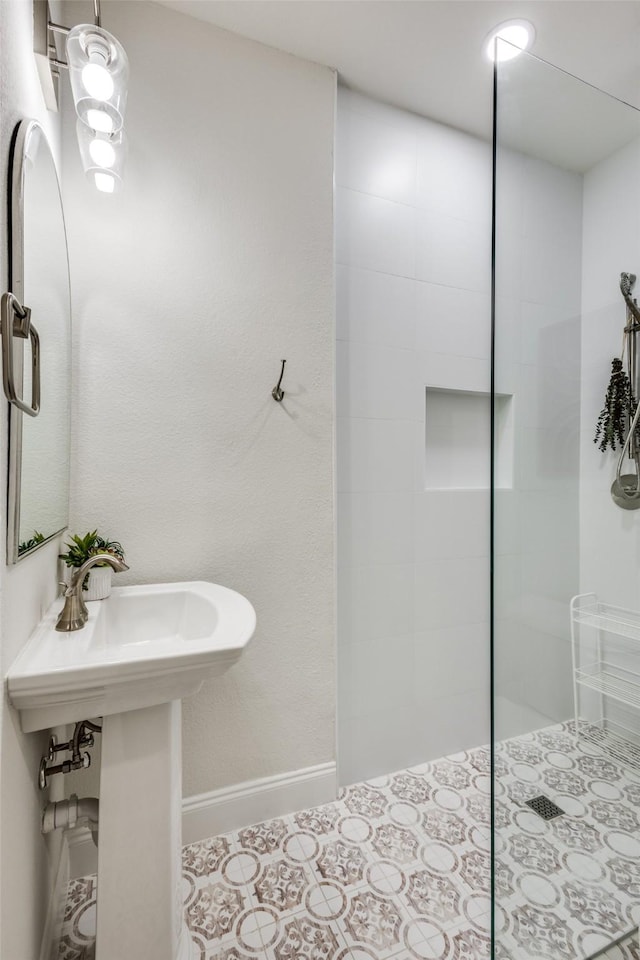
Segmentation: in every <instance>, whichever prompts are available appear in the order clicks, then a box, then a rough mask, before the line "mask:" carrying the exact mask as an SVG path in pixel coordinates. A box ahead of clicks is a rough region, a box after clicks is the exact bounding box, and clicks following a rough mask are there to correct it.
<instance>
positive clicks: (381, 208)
mask: <svg viewBox="0 0 640 960" xmlns="http://www.w3.org/2000/svg"><path fill="white" fill-rule="evenodd" d="M416 219H417V218H416V211H415V209H414V208H413V207H408V206H406V205H405V204H402V203H395V202H393V201H392V200H381V199H380V198H379V197H372V196H369V195H368V194H366V193H356V192H355V191H354V190H347V189H345V188H344V187H338V188H337V190H336V259H337V262H338V263H342V264H347V265H348V266H351V267H362V268H364V269H366V270H379V271H381V272H382V273H391V274H394V275H395V276H401V277H415V275H416V274H415V270H416Z"/></svg>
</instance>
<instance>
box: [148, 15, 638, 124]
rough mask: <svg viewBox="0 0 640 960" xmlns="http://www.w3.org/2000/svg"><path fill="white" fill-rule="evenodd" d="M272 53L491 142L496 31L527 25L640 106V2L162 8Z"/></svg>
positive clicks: (573, 63)
mask: <svg viewBox="0 0 640 960" xmlns="http://www.w3.org/2000/svg"><path fill="white" fill-rule="evenodd" d="M160 2H162V3H164V4H165V5H166V6H169V7H173V8H174V9H175V10H179V11H181V12H182V13H186V14H189V15H191V16H194V17H196V18H198V19H201V20H206V21H209V22H210V23H214V24H217V25H218V26H220V27H224V28H225V29H227V30H232V31H234V32H235V33H240V34H242V35H243V36H246V37H250V38H251V39H253V40H258V41H260V42H262V43H266V44H269V45H270V46H273V47H277V48H279V49H280V50H285V51H287V52H289V53H293V54H295V55H296V56H299V57H304V58H305V59H307V60H313V61H316V62H317V63H322V64H326V65H328V66H331V67H335V68H336V69H337V70H338V72H339V75H340V78H341V80H342V82H344V83H345V84H347V85H348V86H351V87H353V88H355V89H357V90H361V91H362V92H364V93H368V94H370V95H371V96H373V97H376V98H378V99H380V100H385V101H387V102H389V103H393V104H395V105H397V106H401V107H405V108H407V109H409V110H413V111H414V112H416V113H420V114H423V115H425V116H429V117H432V118H433V119H435V120H440V121H442V122H443V123H448V124H450V125H452V126H455V127H459V128H460V129H462V130H467V131H469V132H470V133H474V134H477V135H479V136H484V137H488V136H489V134H490V122H491V67H490V65H489V63H488V62H487V61H486V60H485V59H484V57H483V55H482V51H481V48H482V42H483V40H484V38H485V37H486V35H487V34H488V32H489V31H490V30H491V29H492V28H493V27H494V26H496V25H497V24H498V23H500V22H501V21H503V20H506V19H509V18H511V17H524V18H526V19H528V20H530V21H531V22H532V23H533V24H534V26H535V28H536V40H535V44H534V47H533V49H532V52H533V53H535V54H536V56H539V57H541V58H542V59H545V60H548V61H550V62H551V63H553V64H555V65H556V66H559V67H562V68H563V69H564V70H566V71H568V72H569V73H573V74H575V75H576V76H578V77H581V78H582V79H584V80H587V81H588V82H590V83H592V84H594V85H595V86H599V87H601V88H602V89H604V90H606V91H607V92H609V93H611V94H613V95H614V96H617V97H620V98H621V99H623V100H627V101H629V102H631V103H634V104H639V105H640V2H637V0H160Z"/></svg>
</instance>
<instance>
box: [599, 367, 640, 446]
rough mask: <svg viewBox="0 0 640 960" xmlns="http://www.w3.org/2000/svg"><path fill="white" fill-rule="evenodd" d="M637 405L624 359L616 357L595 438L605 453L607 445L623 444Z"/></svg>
mask: <svg viewBox="0 0 640 960" xmlns="http://www.w3.org/2000/svg"><path fill="white" fill-rule="evenodd" d="M636 406H637V403H636V398H635V397H634V395H633V391H632V389H631V384H630V382H629V377H628V376H627V375H626V373H625V372H624V370H623V369H622V360H620V359H619V358H618V357H616V358H615V359H614V360H612V362H611V379H610V380H609V386H608V387H607V392H606V395H605V398H604V407H603V408H602V410H601V411H600V416H599V417H598V423H597V426H596V435H595V437H594V439H593V442H594V443H597V444H598V449H599V450H602V452H603V453H604V452H605V451H606V449H607V447H611V449H612V450H615V449H616V444H618V443H619V444H620V446H621V447H622V446H623V444H624V441H625V439H626V430H627V425H628V422H629V418H632V417H633V415H634V413H635V411H636Z"/></svg>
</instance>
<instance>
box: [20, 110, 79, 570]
mask: <svg viewBox="0 0 640 960" xmlns="http://www.w3.org/2000/svg"><path fill="white" fill-rule="evenodd" d="M36 131H39V132H40V136H41V138H42V142H43V144H44V145H45V146H46V149H47V150H48V151H49V154H50V156H51V159H52V162H53V164H54V169H55V161H54V160H53V154H52V153H51V147H50V146H49V141H48V139H47V136H46V134H45V131H44V128H43V127H42V125H41V124H39V123H38V121H37V120H20V122H19V123H18V124H17V126H16V128H15V130H14V132H13V136H12V138H11V146H10V151H9V171H8V177H7V183H8V188H9V196H8V211H7V212H8V217H7V225H8V241H9V242H8V251H9V264H8V267H9V269H8V274H9V278H8V279H9V289H10V290H11V291H12V293H13V294H14V295H15V296H16V297H17V299H18V300H19V301H20V303H24V184H25V171H26V163H25V160H26V157H27V154H28V147H29V141H30V139H31V137H32V136H33V134H34V133H35V132H36ZM56 186H57V189H58V198H59V201H60V213H61V216H62V223H63V228H64V232H65V237H66V225H65V222H64V208H63V206H62V193H61V191H60V182H59V180H58V173H57V170H56ZM66 260H67V285H69V268H68V263H69V254H68V249H67V252H66ZM69 303H71V291H70V290H69ZM69 313H70V315H69V327H71V311H70V312H69ZM24 349H25V343H24V341H23V340H20V339H17V338H15V337H14V338H13V351H14V354H13V361H14V370H15V383H16V387H17V389H18V391H19V392H20V394H22V385H23V384H22V381H23V363H24ZM23 417H24V414H23V413H22V411H21V410H19V409H18V407H16V406H15V405H14V404H13V403H10V404H9V456H8V484H7V563H8V564H10V565H12V564H15V563H17V562H18V560H24V558H25V557H29V556H31V554H32V553H35V552H36V550H39V549H40V547H43V546H44V545H45V544H46V543H49V542H50V541H51V540H53V539H54V538H55V537H57V536H59V534H61V533H62V532H63V530H66V528H67V526H68V523H69V517H68V505H67V520H66V522H65V524H64V525H63V526H62V527H60V528H59V529H57V530H55V531H53V532H52V533H50V534H48V535H47V536H46V537H45V539H44V540H43V541H42V542H41V543H38V544H35V546H33V547H31V549H30V550H26V551H25V552H24V553H22V554H19V553H18V549H19V546H20V490H21V481H22V424H23ZM69 426H70V425H69ZM67 470H69V464H67Z"/></svg>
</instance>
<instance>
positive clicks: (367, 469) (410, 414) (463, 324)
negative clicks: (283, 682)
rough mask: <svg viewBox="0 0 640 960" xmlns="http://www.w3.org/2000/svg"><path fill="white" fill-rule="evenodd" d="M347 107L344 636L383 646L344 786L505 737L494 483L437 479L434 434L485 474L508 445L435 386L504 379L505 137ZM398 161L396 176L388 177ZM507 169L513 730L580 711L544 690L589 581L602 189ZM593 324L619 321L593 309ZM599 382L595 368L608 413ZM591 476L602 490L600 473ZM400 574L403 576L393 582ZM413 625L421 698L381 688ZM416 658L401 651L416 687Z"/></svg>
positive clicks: (506, 553) (532, 169) (531, 168)
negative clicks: (592, 251)
mask: <svg viewBox="0 0 640 960" xmlns="http://www.w3.org/2000/svg"><path fill="white" fill-rule="evenodd" d="M341 112H342V115H341V119H340V126H339V131H338V138H339V140H340V141H342V142H341V143H339V145H338V154H339V161H338V173H337V179H338V184H339V186H340V187H341V189H339V190H338V194H337V249H338V260H339V263H340V266H339V269H338V337H339V339H344V340H349V341H351V343H350V344H348V345H346V346H341V347H340V348H339V368H338V413H339V416H340V417H341V420H340V422H339V429H338V478H339V487H340V489H341V490H342V491H350V492H349V493H347V492H344V493H342V494H341V495H340V499H339V511H340V514H341V516H342V518H343V519H342V520H340V519H339V532H338V542H339V577H340V590H341V596H342V601H341V602H339V607H340V608H341V626H340V635H339V642H340V643H343V637H345V636H346V637H347V639H346V640H344V642H345V643H349V642H351V643H354V642H355V643H362V644H363V646H362V648H361V649H360V648H359V649H358V650H357V651H356V653H355V654H354V655H353V656H350V659H349V664H350V666H349V667H348V668H347V667H346V668H345V672H346V674H348V678H349V679H348V680H347V681H346V684H343V689H344V695H345V696H347V697H348V696H349V693H350V685H352V689H351V694H353V697H354V700H353V703H352V704H351V706H350V707H349V709H351V711H352V712H353V711H354V710H355V711H356V712H358V711H360V709H362V710H363V711H364V712H363V713H361V714H359V715H358V716H357V717H353V718H352V721H350V722H349V723H346V725H345V724H344V723H343V724H341V725H340V729H341V733H340V743H341V748H340V749H341V761H340V762H341V771H342V772H343V774H344V776H343V780H344V779H345V778H346V779H347V780H349V779H350V780H355V779H357V777H358V776H362V777H366V776H371V775H373V773H383V772H388V771H389V770H390V769H393V768H399V767H402V766H403V765H405V764H406V763H407V762H409V761H408V758H409V757H411V756H414V757H415V760H414V762H419V761H424V760H425V759H427V758H429V757H436V756H441V755H443V754H444V753H446V752H448V751H450V750H455V749H462V748H466V747H469V746H470V745H471V744H472V743H480V742H485V741H486V739H488V736H489V727H488V722H489V710H488V690H487V688H486V686H485V683H486V676H485V675H484V674H485V673H486V669H487V664H488V614H489V611H488V596H489V569H488V557H487V554H488V516H489V513H488V502H487V500H488V491H482V490H477V489H476V490H455V491H451V490H446V491H435V490H426V489H425V486H426V484H427V469H426V462H427V455H428V448H429V447H430V448H431V451H432V452H433V450H435V449H436V448H437V447H438V445H439V446H440V449H441V452H442V453H446V454H447V456H448V458H449V460H451V456H453V457H454V458H455V456H458V457H459V470H458V473H459V474H460V475H466V476H467V477H469V476H470V475H471V474H472V473H474V470H473V469H471V470H470V459H472V458H471V451H472V450H473V448H474V446H482V445H483V443H484V446H485V447H487V446H488V427H489V406H488V399H484V400H481V401H479V402H481V403H486V406H487V416H486V418H485V421H486V422H485V421H483V423H484V426H482V425H481V426H480V427H479V425H478V424H475V421H474V422H473V423H472V422H471V421H472V420H473V418H472V417H471V418H470V417H469V416H461V417H458V418H457V419H456V418H455V417H454V420H453V421H451V420H450V422H447V424H445V425H444V426H443V425H442V424H441V430H440V433H439V434H438V431H437V430H436V431H435V433H434V430H433V426H434V425H433V423H431V424H430V423H429V410H428V404H427V391H426V387H427V386H429V387H436V388H441V389H443V390H449V391H466V392H470V393H480V394H482V393H485V394H487V393H488V391H489V387H490V364H489V351H490V308H489V280H490V266H491V262H490V227H491V225H490V216H489V209H490V200H491V190H490V148H489V147H488V145H487V144H484V143H480V142H479V141H474V140H473V138H470V137H467V136H466V135H464V134H461V133H459V132H457V131H454V130H449V129H447V128H444V127H441V126H440V125H438V124H435V123H432V122H431V121H424V120H420V119H419V118H416V117H410V116H408V115H403V114H401V113H400V112H399V111H394V109H393V108H392V107H389V106H386V105H383V104H376V103H375V102H373V101H370V100H368V99H367V98H365V97H362V96H361V95H359V94H354V93H349V94H347V95H346V96H345V97H344V98H343V102H342V104H341ZM355 114H358V115H359V116H355ZM392 131H393V132H392ZM414 146H415V159H416V180H415V182H414V183H412V181H411V176H410V173H409V170H410V167H411V160H410V159H409V158H410V156H411V155H412V151H413V150H414ZM385 166H387V168H388V169H389V170H393V169H394V166H395V170H396V173H397V174H398V176H397V178H395V179H394V177H390V179H389V182H388V183H387V184H386V185H384V184H382V185H381V182H380V181H378V182H376V177H377V176H378V174H379V172H380V171H383V170H384V169H385ZM498 172H499V197H498V200H499V203H498V249H497V265H496V270H497V277H498V303H497V307H496V344H495V349H496V362H497V369H496V387H497V389H498V392H501V393H503V394H504V395H505V400H504V402H503V416H502V417H501V418H500V419H499V421H498V428H499V431H500V454H499V465H500V471H499V478H498V482H499V483H502V484H505V485H508V484H511V483H512V482H513V483H515V484H516V487H515V489H513V490H510V489H504V490H498V491H497V492H496V499H495V504H496V518H495V520H496V535H497V544H496V546H497V555H498V556H497V560H496V572H497V578H496V603H497V609H498V611H499V613H500V615H501V616H502V617H503V618H505V619H503V620H501V621H500V622H499V624H498V625H497V630H498V632H499V634H500V635H501V636H502V637H505V638H506V637H511V638H514V639H513V642H511V644H510V646H509V647H508V648H505V650H506V651H508V653H509V656H508V657H507V656H505V657H504V661H505V662H504V664H503V663H502V662H501V663H499V668H500V674H499V677H500V681H501V683H503V688H502V689H501V690H500V691H499V692H500V693H501V694H502V696H503V699H505V698H506V699H509V698H511V699H510V707H509V711H508V713H509V720H508V723H511V724H513V723H516V722H521V723H525V722H527V723H534V722H535V721H537V720H538V719H540V718H544V716H545V714H544V713H543V712H542V711H543V710H548V711H552V712H553V711H555V712H556V713H557V712H558V711H560V712H561V711H562V710H563V709H565V708H566V697H565V692H566V691H565V680H566V678H565V677H558V678H556V679H554V681H553V683H551V684H549V688H550V689H549V690H548V691H546V692H545V691H543V690H542V689H541V687H542V685H543V684H544V677H545V673H546V672H549V671H553V670H555V669H556V666H555V665H554V660H553V657H554V651H555V649H556V648H555V647H554V646H553V638H554V637H555V639H558V638H563V637H565V634H566V626H567V620H566V603H567V593H568V591H569V590H570V589H572V588H576V589H577V554H576V543H575V540H576V537H577V479H578V429H579V422H580V407H579V379H578V372H579V360H580V331H579V322H580V321H579V307H580V290H579V284H580V267H581V263H580V229H581V227H580V224H581V190H582V184H581V178H580V177H579V176H578V175H573V174H567V173H566V171H560V170H556V169H554V168H552V167H549V166H548V165H545V164H543V163H541V162H539V161H530V160H529V159H527V158H525V157H523V156H521V155H519V154H517V153H514V152H512V151H507V150H501V151H500V154H499V157H498ZM345 188H346V189H345ZM414 188H415V194H412V191H413V190H414ZM355 191H360V193H357V192H355ZM367 194H368V195H367ZM384 198H386V199H384ZM398 201H403V203H398ZM412 204H415V206H414V208H413V209H411V205H412ZM398 208H403V209H400V210H399V209H398ZM347 264H348V265H349V266H346V265H347ZM619 269H622V268H619ZM414 278H415V279H414ZM616 282H617V278H616ZM611 302H612V304H613V303H614V302H615V296H614V298H613V300H612V301H611ZM617 306H618V308H619V304H618V305H617ZM611 309H613V307H612V308H611ZM593 329H594V335H595V333H596V332H597V334H598V335H599V336H600V337H601V338H603V337H604V336H605V335H604V333H603V331H602V328H601V327H599V326H598V324H597V320H596V318H595V317H594V320H593ZM360 343H362V344H367V345H368V346H367V347H365V348H364V349H360V347H359V346H357V347H356V346H354V344H358V345H359V344H360ZM393 348H399V349H396V350H395V351H394V349H393ZM613 349H614V350H615V349H616V347H613ZM522 365H524V366H526V367H529V369H528V370H525V369H524V367H523V366H522ZM605 372H606V371H605ZM385 374H386V376H387V381H386V383H385V382H383V381H381V378H382V377H383V376H384V375H385ZM598 376H601V374H600V373H599V370H598V371H596V370H595V365H594V371H593V374H592V375H591V379H592V380H593V385H592V386H591V387H590V391H591V396H592V404H593V405H594V406H595V403H596V402H599V394H600V392H601V389H600V388H599V387H598V386H597V378H598ZM590 382H591V381H590ZM596 394H597V395H598V396H597V399H596ZM512 396H513V399H511V397H512ZM470 402H471V401H470ZM436 404H437V400H436ZM454 404H455V400H454ZM598 409H599V408H598ZM356 415H358V416H356ZM425 416H426V422H425ZM388 417H393V418H397V419H394V420H387V419H386V418H388ZM405 418H409V419H405ZM411 418H413V420H414V422H413V423H411ZM454 421H455V422H454ZM430 427H431V432H430V435H429V436H428V434H429V428H430ZM485 434H486V436H485ZM412 438H413V439H412ZM514 448H515V449H514ZM485 461H486V462H484V461H483V462H484V472H485V473H486V474H487V476H486V477H485V478H484V479H483V483H488V463H489V461H488V457H486V458H485ZM596 463H597V461H596ZM411 473H413V489H414V490H415V494H414V495H413V496H410V490H411V489H412V487H411V480H410V476H409V475H410V474H411ZM475 473H477V470H476V471H475ZM592 473H593V471H592ZM474 475H475V474H474ZM593 475H594V477H595V479H594V482H598V483H602V481H603V472H602V471H600V472H597V471H596V472H595V473H594V474H593ZM445 481H446V482H449V481H450V477H446V478H444V479H443V481H442V482H443V485H444V484H445ZM522 491H525V493H524V494H523V492H522ZM549 552H551V553H554V554H555V558H554V559H553V560H552V561H551V562H548V560H547V555H548V553H549ZM523 553H525V554H526V555H527V559H526V565H524V566H523ZM368 560H371V561H372V562H371V563H368V562H367V561H368ZM347 564H349V566H347ZM356 564H362V565H361V566H358V565H356ZM384 570H389V571H393V572H392V573H390V575H389V582H388V583H387V584H385V580H384V573H383V572H382V571H384ZM408 570H411V571H413V573H412V583H411V586H409V584H408V581H407V576H406V575H407V571H408ZM385 590H386V591H387V593H388V596H387V597H384V596H382V597H381V596H380V594H381V593H382V594H384V591H385ZM407 603H410V606H411V609H410V610H407V607H406V604H407ZM412 630H413V631H416V634H415V640H416V646H415V648H414V650H413V655H414V660H413V663H414V677H413V687H412V689H413V705H412V708H411V709H408V708H404V709H403V708H402V705H401V704H400V703H397V705H395V704H394V705H395V706H397V709H387V707H386V706H385V705H383V704H381V703H379V702H378V700H379V698H380V696H381V692H380V691H381V687H380V685H381V684H382V682H383V679H384V678H383V675H382V672H383V671H382V668H380V664H382V665H384V664H385V662H386V660H385V657H386V655H387V648H386V646H385V637H394V636H395V637H403V636H404V635H405V634H406V635H407V636H408V635H409V633H410V632H411V631H412ZM541 636H542V638H543V639H542V641H541V644H542V647H541V649H543V650H544V657H543V658H542V659H541V661H540V663H539V664H538V667H537V670H536V672H535V673H534V672H532V673H531V676H530V677H528V676H527V666H526V664H527V660H526V658H527V656H528V650H529V648H530V647H531V646H532V645H533V647H535V638H536V637H541ZM549 638H550V639H549ZM547 641H549V642H547ZM367 643H369V644H371V643H373V644H374V647H375V650H376V656H375V662H374V661H373V660H371V661H370V660H369V659H367V648H366V646H365V644H367ZM408 649H409V648H408V647H407V650H408ZM358 658H359V659H358ZM356 661H357V663H358V669H354V666H353V665H354V663H356ZM400 662H404V664H405V666H404V668H402V667H400V666H399V663H400ZM410 662H411V661H410V659H409V657H408V656H407V658H404V657H403V656H401V657H399V658H397V660H396V661H394V663H393V664H389V665H388V675H389V676H392V675H393V682H394V685H396V684H397V688H398V689H400V690H406V689H408V687H407V683H406V682H403V681H407V680H408V677H407V676H405V670H406V671H408V670H409V666H408V664H409V663H410ZM558 662H559V663H564V661H563V660H559V661H558ZM505 665H506V667H507V669H506V670H505V669H504V667H505ZM376 671H378V672H376ZM394 671H395V672H394ZM367 678H368V679H367ZM367 684H368V687H369V692H371V691H375V692H376V695H375V696H373V695H372V696H368V692H367V690H366V689H365V686H366V685H367ZM396 692H397V690H396V688H395V686H394V693H393V696H395V695H396ZM412 711H413V713H412ZM553 715H554V716H555V713H553ZM505 716H506V713H505ZM524 729H526V727H523V730H524ZM512 732H516V731H515V730H514V731H512V730H511V729H509V726H508V724H507V726H506V727H505V730H504V733H505V735H511V733H512Z"/></svg>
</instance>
